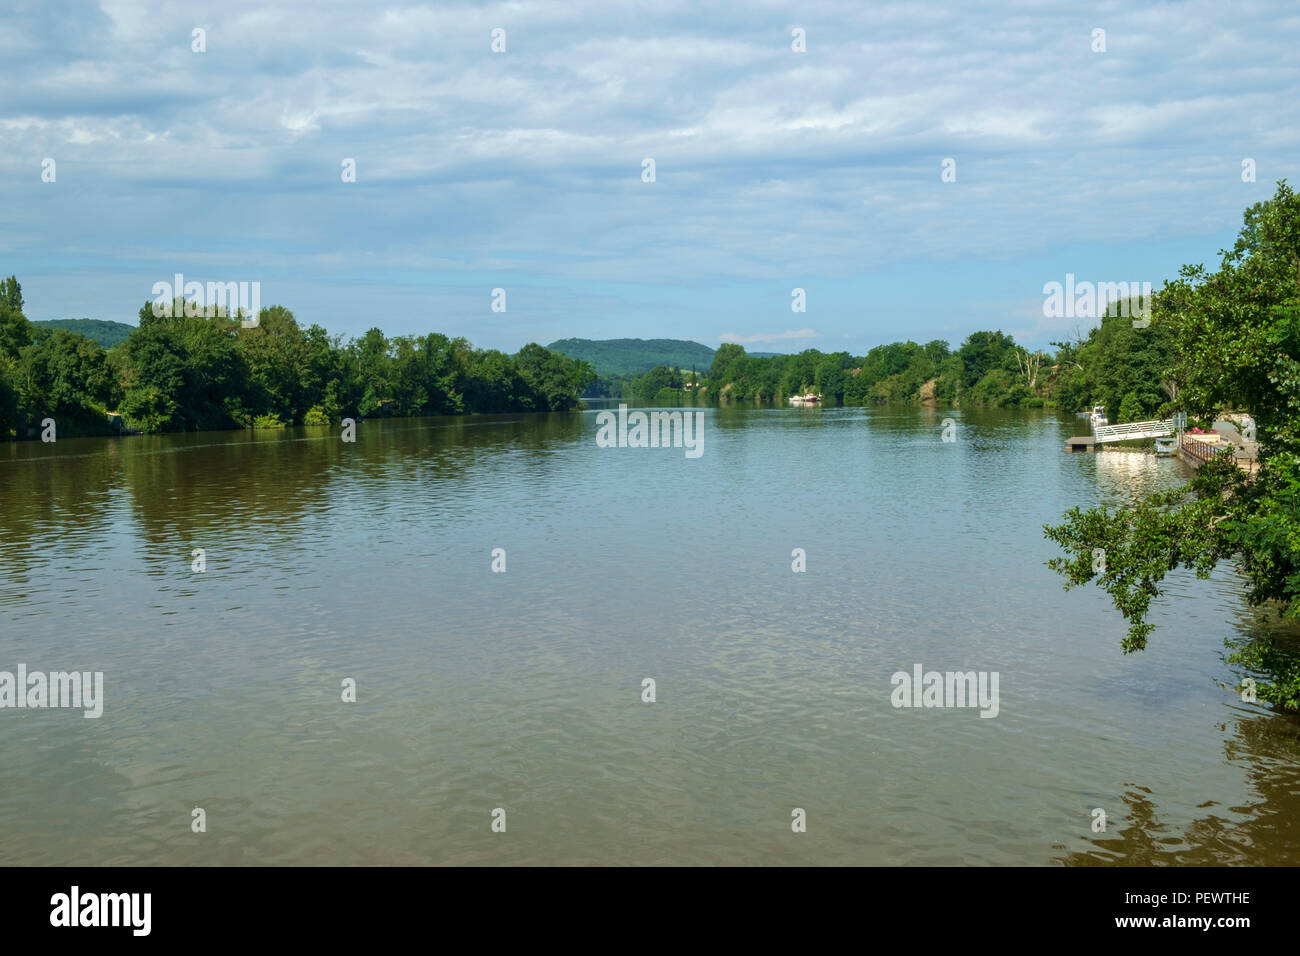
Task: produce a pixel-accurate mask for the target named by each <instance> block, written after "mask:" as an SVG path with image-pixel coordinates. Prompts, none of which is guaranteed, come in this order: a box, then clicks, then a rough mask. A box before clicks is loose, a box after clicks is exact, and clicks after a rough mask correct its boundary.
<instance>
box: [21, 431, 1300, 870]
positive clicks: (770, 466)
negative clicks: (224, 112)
mask: <svg viewBox="0 0 1300 956" xmlns="http://www.w3.org/2000/svg"><path fill="white" fill-rule="evenodd" d="M703 414H704V446H703V454H702V455H701V456H700V457H698V458H689V457H687V456H686V455H685V454H684V453H683V450H682V449H680V448H677V449H674V448H628V447H622V448H601V447H597V444H596V441H595V436H596V431H597V424H596V411H595V410H594V409H593V410H589V411H586V412H581V413H572V414H563V415H560V414H556V415H549V416H547V415H540V416H538V415H504V416H473V417H467V418H425V419H412V420H389V421H367V422H364V423H362V424H361V425H360V426H358V429H357V440H356V442H355V443H344V442H343V441H341V440H340V438H339V435H338V432H337V431H336V430H322V429H289V430H286V431H283V432H256V433H253V432H215V433H214V432H209V433H201V434H187V435H166V436H144V437H131V438H125V439H65V440H60V441H58V442H57V443H55V444H42V443H40V442H23V443H16V444H7V445H0V670H4V671H10V672H16V670H17V667H18V665H19V664H24V665H25V666H26V668H27V670H28V671H29V672H33V671H64V670H76V671H100V672H103V675H104V702H103V715H102V716H101V717H99V718H98V719H86V718H84V717H83V715H82V712H81V711H79V710H69V709H54V708H46V709H31V708H24V709H14V708H7V709H3V710H0V863H5V864H16V863H31V864H58V863H79V864H127V863H134V864H149V863H159V864H241V863H243V864H353V863H358V864H377V863H402V864H423V863H436V864H466V863H477V864H505V863H509V864H544V863H549V864H587V863H607V864H668V863H677V864H714V863H735V864H758V863H763V864H818V863H826V864H1030V865H1053V864H1060V863H1068V864H1105V863H1125V864H1146V863H1201V864H1213V863H1243V864H1245V863H1248V864H1269V863H1289V864H1295V863H1298V862H1300V742H1298V741H1297V736H1298V733H1297V722H1296V721H1295V720H1294V719H1291V718H1286V717H1281V716H1278V715H1276V714H1274V713H1273V712H1272V711H1271V709H1270V708H1268V707H1267V706H1263V705H1257V704H1249V703H1244V702H1243V701H1242V700H1240V699H1239V697H1238V696H1237V695H1235V694H1234V693H1233V692H1232V691H1231V690H1230V689H1229V688H1230V687H1231V686H1232V685H1234V684H1235V683H1236V682H1237V680H1238V679H1239V678H1240V676H1241V674H1240V673H1239V672H1237V671H1235V670H1234V669H1233V668H1231V667H1229V666H1228V665H1226V664H1225V663H1224V656H1225V653H1226V652H1225V650H1224V646H1223V643H1224V639H1225V638H1237V637H1240V636H1242V635H1243V634H1246V633H1248V632H1250V630H1251V629H1252V628H1256V627H1259V626H1260V625H1259V623H1258V621H1257V617H1256V615H1255V614H1254V613H1253V612H1251V611H1249V610H1248V609H1247V608H1246V607H1245V606H1244V603H1243V601H1242V600H1241V597H1240V594H1241V588H1240V584H1239V582H1238V581H1237V579H1236V578H1235V576H1234V572H1232V570H1231V569H1223V570H1221V571H1220V572H1216V574H1215V575H1214V577H1212V578H1211V579H1210V580H1208V581H1199V580H1197V579H1196V578H1195V577H1194V576H1193V575H1191V574H1190V573H1179V574H1176V575H1175V576H1174V577H1173V579H1172V580H1171V587H1170V595H1171V596H1170V597H1168V598H1165V599H1162V600H1161V601H1159V602H1157V604H1156V606H1155V610H1154V613H1153V615H1152V620H1153V622H1154V623H1155V624H1156V625H1157V627H1156V631H1155V632H1154V634H1153V635H1152V638H1151V643H1150V647H1149V649H1148V650H1147V651H1145V652H1142V653H1140V654H1135V655H1129V656H1127V657H1126V656H1124V655H1123V654H1121V652H1120V640H1121V638H1122V636H1123V633H1124V622H1123V620H1122V619H1121V618H1120V617H1119V615H1118V614H1117V613H1115V612H1114V611H1113V610H1111V609H1110V605H1109V602H1108V599H1107V598H1106V596H1105V595H1104V594H1103V593H1101V592H1100V591H1099V590H1097V589H1096V588H1094V587H1089V588H1081V589H1075V590H1073V591H1070V592H1068V593H1067V592H1065V591H1064V590H1063V589H1062V587H1061V579H1060V578H1059V577H1058V576H1057V575H1055V574H1054V573H1053V572H1051V571H1050V570H1049V569H1047V568H1046V567H1045V566H1044V562H1045V561H1046V560H1047V559H1048V558H1050V557H1052V556H1053V555H1054V554H1055V553H1056V549H1055V546H1054V545H1052V544H1051V543H1050V542H1048V541H1047V540H1045V539H1044V537H1043V535H1042V530H1041V529H1042V525H1043V524H1044V523H1047V522H1054V521H1056V520H1057V519H1058V518H1059V517H1060V515H1061V514H1062V513H1063V512H1064V511H1065V510H1066V509H1067V508H1069V507H1071V506H1074V505H1082V506H1090V505H1093V504H1097V503H1100V502H1112V503H1119V502H1123V501H1126V500H1129V499H1131V498H1132V497H1133V496H1134V495H1136V494H1138V493H1141V492H1143V491H1148V490H1151V489H1154V488H1156V487H1161V486H1165V485H1168V484H1170V483H1173V482H1178V481H1180V480H1182V479H1183V478H1184V477H1185V471H1184V469H1185V466H1184V465H1183V464H1182V463H1181V462H1180V461H1178V460H1173V459H1159V460H1158V459H1156V458H1155V457H1154V456H1152V455H1151V454H1150V453H1149V452H1139V451H1119V450H1114V449H1108V450H1106V451H1104V452H1102V453H1099V454H1074V455H1070V454H1067V453H1066V452H1065V451H1064V450H1063V441H1064V438H1065V437H1066V436H1068V435H1070V434H1072V433H1073V431H1074V430H1075V429H1076V428H1077V425H1076V423H1075V422H1074V421H1073V420H1065V419H1061V418H1058V417H1057V416H1055V415H1053V414H1051V413H1045V412H1040V411H1023V412H1022V411H983V410H963V411H952V412H948V411H934V410H924V409H914V408H880V409H757V408H726V409H721V410H718V409H705V410H704V412H703ZM948 416H951V417H952V418H953V419H954V420H955V423H956V433H955V438H956V440H955V441H952V442H944V441H942V440H941V432H942V419H943V418H944V417H948ZM498 548H499V549H502V550H503V551H504V561H505V572H504V573H500V572H494V571H493V570H492V565H493V560H494V559H493V550H494V549H498ZM195 549H203V551H204V560H205V570H203V571H201V572H199V571H195V570H193V564H192V562H193V561H194V560H195V558H194V556H193V554H192V553H193V551H194V550H195ZM795 549H803V552H804V555H805V558H804V561H805V563H806V571H804V572H802V573H796V572H794V571H793V570H792V562H793V561H795V560H796V559H795V558H794V557H792V552H794V550H795ZM499 563H500V559H498V564H499ZM918 664H919V665H921V666H922V667H923V669H924V670H925V671H929V670H936V671H940V672H946V671H961V672H966V671H976V672H986V673H990V674H991V673H994V672H996V673H997V675H998V678H999V684H998V688H999V698H998V710H997V715H996V717H993V718H991V719H989V718H984V717H981V716H980V714H981V711H980V710H979V709H978V708H970V707H967V708H923V707H918V708H896V707H894V706H892V704H891V692H892V691H893V684H892V682H891V676H892V675H893V674H894V673H895V672H899V671H902V672H906V673H908V674H910V673H911V672H912V671H913V668H914V667H915V666H916V665H918ZM646 678H651V679H653V680H654V682H655V684H654V689H655V697H656V699H655V700H654V702H653V703H647V702H645V701H643V699H642V697H643V681H644V680H645V679H646ZM349 680H350V681H355V687H356V700H355V702H350V701H349V702H345V701H344V700H343V696H344V691H343V687H344V682H345V681H349ZM1225 684H1226V685H1228V686H1223V685H1225ZM196 808H201V809H202V810H203V811H204V816H205V819H206V831H205V832H194V830H193V827H192V821H193V819H194V816H193V813H194V810H195V809H196ZM498 808H499V809H500V810H502V811H504V819H505V823H506V827H505V832H494V831H493V828H492V824H493V818H494V811H495V810H497V809H498ZM796 808H798V809H800V810H803V811H804V814H805V816H806V832H801V833H796V832H793V830H792V826H791V823H792V819H793V817H792V814H793V813H794V811H795V809H796ZM1097 809H1100V810H1103V811H1104V812H1105V814H1106V829H1105V831H1104V832H1094V830H1093V826H1094V810H1097ZM496 816H497V818H498V819H500V818H501V816H502V815H501V814H497V815H496Z"/></svg>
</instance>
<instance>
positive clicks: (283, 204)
mask: <svg viewBox="0 0 1300 956" xmlns="http://www.w3.org/2000/svg"><path fill="white" fill-rule="evenodd" d="M976 7H977V5H975V4H958V3H951V4H915V3H875V2H873V3H869V4H868V3H863V2H860V0H855V2H844V3H839V2H823V3H808V2H800V3H797V4H796V3H780V4H778V3H748V4H730V3H728V4H708V5H704V4H697V3H671V2H667V3H665V2H660V3H654V4H640V3H638V4H618V3H611V2H588V0H548V2H515V3H503V4H454V3H447V4H444V3H438V4H404V3H389V4H384V5H379V6H374V7H370V6H367V5H362V4H336V3H322V2H319V0H313V2H311V3H270V4H263V3H260V2H259V3H242V2H238V0H223V2H221V3H196V4H179V3H176V4H173V3H135V2H111V3H101V4H99V5H98V6H95V5H91V4H79V3H68V2H63V0H37V2H26V0H23V2H19V3H16V4H15V3H13V2H10V3H7V4H6V6H5V10H4V12H3V13H0V146H2V147H3V148H2V149H0V169H2V170H3V176H0V183H2V185H0V246H2V247H3V249H2V255H0V273H3V274H9V273H11V272H12V273H15V274H17V275H18V277H19V279H20V280H21V281H22V283H23V289H24V294H25V297H26V300H27V308H26V311H27V314H28V315H29V317H31V318H35V319H48V318H69V317H78V318H79V317H91V318H106V319H117V320H119V321H130V322H134V321H135V315H136V313H137V312H138V310H139V308H140V306H141V305H142V304H143V303H144V302H145V301H146V300H147V299H149V298H151V289H152V287H153V284H154V283H155V282H158V281H160V280H168V279H170V278H171V276H172V275H173V274H174V273H176V272H182V273H184V274H185V276H186V278H187V279H197V280H200V281H231V280H233V281H258V282H260V283H261V287H262V296H261V300H262V304H263V305H270V304H274V303H278V304H282V305H285V306H287V307H289V308H290V309H291V310H293V312H294V314H295V315H296V316H297V317H298V319H299V321H300V322H302V323H303V324H304V325H305V324H309V323H312V322H318V323H320V324H322V325H324V326H325V327H326V328H328V329H330V330H331V331H334V332H341V333H345V334H348V335H356V334H360V333H362V332H364V331H365V330H366V329H367V328H370V327H372V326H378V327H380V328H382V329H384V330H385V331H386V332H389V333H390V334H406V333H422V332H426V331H442V332H447V333H449V334H454V335H464V336H466V337H468V338H469V339H470V340H471V341H473V342H474V343H475V344H477V345H482V346H487V347H493V348H502V349H506V350H508V351H513V350H515V349H517V348H518V347H520V346H521V345H523V344H524V343H526V342H529V341H538V342H542V343H547V342H550V341H553V340H554V339H557V338H562V337H567V336H583V337H590V338H612V337H622V336H637V337H680V338H691V339H695V340H697V341H700V342H703V343H705V344H707V345H710V346H714V347H716V346H717V345H718V344H719V343H721V342H723V341H740V342H742V343H744V344H745V345H746V346H747V347H749V348H751V349H753V350H757V351H798V350H800V349H803V348H808V347H816V348H820V349H824V350H839V349H847V350H850V351H853V352H856V353H861V352H863V351H865V350H866V349H867V348H869V347H871V346H873V345H877V344H880V343H882V342H889V341H895V340H900V339H908V338H910V339H914V340H917V341H921V342H924V341H927V340H929V339H933V338H945V339H948V340H950V341H951V342H953V344H957V343H958V342H960V340H961V339H962V338H964V337H965V335H966V334H967V333H969V332H970V331H973V330H975V329H977V328H1000V329H1003V330H1004V331H1007V332H1010V333H1012V334H1014V335H1015V336H1016V337H1017V339H1018V340H1021V341H1023V342H1025V343H1027V344H1037V345H1044V346H1045V345H1046V344H1047V343H1048V342H1049V341H1051V340H1053V339H1059V338H1060V337H1062V336H1063V335H1066V334H1068V333H1069V332H1070V331H1071V330H1072V328H1073V326H1074V325H1075V324H1076V322H1077V320H1074V319H1047V318H1044V316H1043V314H1042V305H1043V298H1044V297H1043V293H1042V288H1043V285H1044V283H1047V282H1051V281H1064V277H1065V274H1066V273H1067V272H1072V273H1074V274H1075V275H1076V276H1077V277H1078V278H1079V279H1086V280H1092V281H1150V282H1152V283H1153V285H1155V286H1156V287H1158V286H1159V284H1160V283H1161V282H1162V281H1163V280H1164V279H1166V278H1171V277H1173V276H1174V275H1176V273H1177V270H1178V268H1179V266H1180V265H1182V264H1183V263H1185V262H1207V263H1209V262H1213V261H1214V260H1215V259H1216V257H1217V252H1218V250H1219V249H1221V248H1222V247H1223V246H1225V245H1227V244H1229V243H1230V242H1231V239H1232V237H1233V235H1234V234H1235V232H1236V230H1237V228H1238V227H1239V226H1240V222H1241V213H1242V211H1243V210H1244V209H1245V208H1246V206H1248V205H1250V204H1251V203H1253V202H1257V201H1259V200H1261V199H1264V198H1267V197H1268V196H1270V195H1271V194H1272V192H1273V188H1274V183H1275V182H1276V180H1278V179H1281V178H1289V179H1290V180H1291V181H1292V183H1293V184H1294V183H1295V182H1296V181H1297V179H1300V177H1298V176H1297V171H1296V164H1297V156H1298V155H1300V154H1298V153H1297V145H1298V140H1300V98H1298V97H1297V95H1296V94H1297V90H1298V89H1300V56H1297V54H1296V51H1297V50H1300V6H1297V5H1296V4H1294V3H1292V2H1284V3H1249V2H1247V3H1233V4H1223V3H1221V2H1215V3H1198V2H1187V3H1133V2H1124V3H1100V4H1092V5H1089V4H1059V3H1024V2H1003V3H990V4H979V5H978V9H976ZM196 27H201V28H203V29H204V30H205V31H206V47H207V50H206V52H205V53H195V52H193V51H192V43H193V40H192V31H193V30H194V29H195V28H196ZM496 28H500V29H503V30H505V39H506V49H505V52H504V53H494V52H493V51H492V49H491V43H492V36H491V35H492V31H493V30H494V29H496ZM796 28H798V29H802V30H803V31H805V36H806V52H795V51H794V50H792V48H791V46H792V31H794V30H795V29H796ZM1098 28H1100V29H1103V30H1105V46H1106V49H1105V52H1094V50H1093V46H1094V45H1095V41H1094V38H1093V31H1094V30H1095V29H1098ZM647 157H649V158H653V159H654V160H655V167H656V169H655V172H656V181H655V182H653V183H646V182H643V181H642V175H641V173H642V161H643V160H644V159H645V158H647ZM949 157H951V158H952V159H954V160H955V161H956V173H957V176H956V181H955V182H942V181H941V175H940V174H941V164H942V162H943V160H944V159H945V158H949ZM46 158H52V159H54V160H55V163H56V167H55V169H56V178H55V181H54V182H42V178H41V172H42V161H43V160H44V159H46ZM345 158H352V159H355V161H356V169H357V181H356V182H355V183H344V182H342V180H341V163H342V161H343V160H344V159H345ZM1246 158H1250V159H1253V160H1254V161H1255V165H1256V180H1257V181H1256V182H1253V183H1250V182H1243V181H1242V161H1243V159H1246ZM796 287H798V288H803V289H804V290H806V296H807V311H806V312H805V313H793V312H792V311H791V308H790V302H791V290H792V289H794V288H796ZM494 288H504V289H505V290H506V311H505V312H504V313H494V312H492V311H491V308H490V305H491V293H492V290H493V289H494ZM1083 325H1085V326H1086V325H1087V323H1086V322H1085V323H1083Z"/></svg>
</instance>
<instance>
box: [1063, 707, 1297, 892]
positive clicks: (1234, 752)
mask: <svg viewBox="0 0 1300 956" xmlns="http://www.w3.org/2000/svg"><path fill="white" fill-rule="evenodd" d="M1224 752H1225V756H1226V757H1227V759H1228V760H1229V761H1230V762H1231V763H1233V764H1234V765H1243V764H1244V765H1245V766H1246V767H1247V768H1248V769H1247V771H1246V773H1247V777H1248V779H1249V780H1250V783H1251V785H1252V787H1253V788H1254V789H1255V791H1256V793H1257V794H1258V796H1259V799H1258V800H1256V801H1253V802H1251V803H1249V804H1246V805H1244V806H1237V807H1229V808H1226V813H1227V814H1228V815H1226V816H1225V815H1220V814H1219V813H1214V812H1209V813H1207V814H1206V815H1205V816H1203V817H1201V818H1199V819H1197V820H1195V821H1193V822H1192V823H1191V824H1189V825H1188V826H1187V827H1186V828H1185V829H1184V830H1182V832H1181V833H1180V832H1178V830H1177V829H1175V828H1174V827H1172V826H1170V825H1169V824H1167V823H1164V822H1162V821H1161V820H1160V814H1159V809H1158V807H1157V805H1156V800H1155V797H1154V795H1153V794H1152V792H1151V791H1150V790H1148V789H1146V788H1145V787H1140V786H1135V785H1130V789H1129V791H1128V792H1127V793H1125V794H1124V795H1123V796H1122V797H1121V799H1122V800H1123V801H1124V804H1125V806H1126V807H1127V808H1128V809H1127V812H1126V813H1125V814H1124V816H1123V818H1122V819H1117V817H1116V816H1115V815H1111V821H1112V822H1113V823H1117V824H1119V826H1118V829H1117V830H1116V831H1115V832H1111V831H1109V830H1108V832H1106V833H1099V834H1095V835H1092V836H1090V837H1089V842H1091V843H1092V845H1093V847H1092V848H1091V849H1088V850H1082V851H1076V852H1073V853H1070V854H1068V855H1066V856H1064V857H1060V858H1058V859H1057V862H1059V863H1063V864H1064V865H1066V866H1106V865H1115V864H1119V865H1124V866H1295V865H1297V864H1300V756H1298V755H1300V726H1298V725H1297V722H1296V721H1295V720H1294V719H1292V718H1290V717H1281V716H1268V717H1254V718H1244V719H1242V720H1239V721H1238V722H1237V725H1236V727H1235V732H1234V734H1233V736H1232V737H1231V738H1229V739H1228V740H1226V741H1225V742H1224ZM1209 806H1212V804H1206V805H1205V807H1209Z"/></svg>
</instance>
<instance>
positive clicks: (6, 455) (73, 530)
mask: <svg viewBox="0 0 1300 956" xmlns="http://www.w3.org/2000/svg"><path fill="white" fill-rule="evenodd" d="M121 458H122V440H121V439H116V438H108V439H95V438H87V439H72V440H65V441H60V442H56V443H55V444H54V445H45V444H42V443H40V442H14V443H11V444H7V445H3V444H0V579H3V580H4V581H5V583H6V587H5V593H6V594H7V595H9V596H14V597H21V595H18V594H16V592H17V591H18V590H19V589H21V588H22V587H23V586H24V585H25V584H27V583H28V582H29V580H30V575H31V572H32V568H33V567H34V566H36V565H38V564H41V563H43V562H44V561H45V560H46V559H47V558H48V557H49V556H50V554H51V553H53V552H54V551H55V549H56V548H61V549H64V550H65V551H76V550H77V549H92V548H98V547H99V546H100V545H101V544H102V543H103V539H104V536H105V535H106V534H107V533H108V532H109V531H110V530H111V518H110V515H109V511H110V509H109V504H110V502H111V494H112V491H113V489H114V488H115V487H116V486H118V485H120V483H121V474H120V473H121ZM0 600H2V598H0Z"/></svg>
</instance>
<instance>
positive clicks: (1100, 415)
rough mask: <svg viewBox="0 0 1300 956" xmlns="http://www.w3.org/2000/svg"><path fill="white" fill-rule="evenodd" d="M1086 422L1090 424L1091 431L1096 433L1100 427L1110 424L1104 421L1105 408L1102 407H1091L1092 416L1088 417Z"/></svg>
mask: <svg viewBox="0 0 1300 956" xmlns="http://www.w3.org/2000/svg"><path fill="white" fill-rule="evenodd" d="M1088 420H1089V421H1090V422H1091V423H1092V428H1093V431H1096V430H1097V429H1098V428H1100V427H1101V426H1102V425H1109V424H1110V422H1109V421H1107V419H1106V408H1105V406H1103V405H1094V406H1092V414H1091V415H1089V416H1088Z"/></svg>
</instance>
